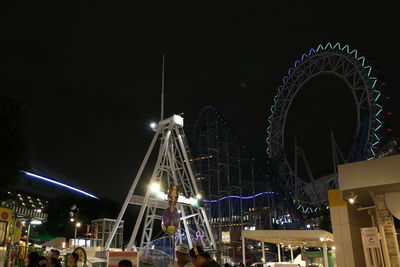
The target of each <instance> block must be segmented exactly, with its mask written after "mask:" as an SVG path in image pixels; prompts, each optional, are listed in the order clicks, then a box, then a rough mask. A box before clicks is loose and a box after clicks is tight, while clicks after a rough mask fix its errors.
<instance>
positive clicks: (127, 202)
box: [104, 130, 160, 251]
mask: <svg viewBox="0 0 400 267" xmlns="http://www.w3.org/2000/svg"><path fill="white" fill-rule="evenodd" d="M159 135H160V130H157V132H156V133H155V134H154V137H153V140H151V143H150V146H149V149H148V150H147V152H146V156H145V157H144V159H143V162H142V165H140V168H139V171H138V173H137V174H136V177H135V180H134V182H133V184H132V186H131V188H130V189H129V192H128V195H127V197H126V199H125V202H124V204H123V206H122V208H121V211H120V212H119V214H118V217H117V221H116V222H115V224H114V226H113V228H112V230H111V233H110V235H109V237H108V239H107V242H106V244H105V245H104V251H107V250H108V249H109V248H110V244H111V241H112V239H113V238H114V236H115V233H116V232H117V228H118V226H119V224H120V223H121V220H122V217H123V216H124V213H125V211H126V208H127V207H128V204H129V201H130V200H131V197H132V195H133V192H134V191H135V188H136V185H137V183H138V182H139V178H140V176H141V175H142V172H143V169H144V166H146V163H147V160H148V159H149V156H150V154H151V151H152V150H153V147H154V145H155V143H156V141H157V139H158V136H159Z"/></svg>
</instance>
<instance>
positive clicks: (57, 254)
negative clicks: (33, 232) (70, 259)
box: [50, 249, 60, 259]
mask: <svg viewBox="0 0 400 267" xmlns="http://www.w3.org/2000/svg"><path fill="white" fill-rule="evenodd" d="M50 251H51V254H50V257H51V258H56V259H58V258H59V257H60V251H59V250H58V249H52V250H50Z"/></svg>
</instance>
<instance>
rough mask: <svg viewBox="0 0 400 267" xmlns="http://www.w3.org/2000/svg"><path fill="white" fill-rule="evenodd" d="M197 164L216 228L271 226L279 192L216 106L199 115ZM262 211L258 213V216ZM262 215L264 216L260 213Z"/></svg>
mask: <svg viewBox="0 0 400 267" xmlns="http://www.w3.org/2000/svg"><path fill="white" fill-rule="evenodd" d="M191 143H192V151H193V156H194V158H193V161H194V163H195V165H196V170H197V171H198V173H197V175H196V177H197V179H198V180H199V181H200V184H201V186H202V191H203V192H204V195H205V199H207V203H208V207H209V209H208V214H209V217H210V219H211V224H212V226H213V228H214V229H215V230H216V231H217V232H218V234H217V235H216V236H218V237H219V238H221V232H222V231H227V230H231V229H232V228H233V227H239V228H242V229H243V228H244V227H246V226H256V225H257V226H259V225H264V226H265V225H267V227H269V226H270V224H271V221H272V218H270V217H269V216H265V214H266V213H267V211H266V210H262V211H261V209H264V208H265V209H271V207H272V206H273V203H274V201H275V199H276V192H274V190H273V187H272V185H271V183H270V182H269V180H268V179H267V177H266V175H265V173H264V171H263V170H262V169H261V168H260V167H259V166H258V165H257V163H256V161H255V158H254V157H253V156H252V154H251V153H250V152H249V151H248V149H247V148H246V146H245V145H243V144H242V143H241V142H240V140H239V137H237V136H236V135H235V133H234V132H233V130H232V129H231V128H230V127H229V125H228V123H227V122H226V121H225V120H224V119H223V117H222V116H221V115H220V114H219V113H218V112H217V111H216V109H215V108H214V107H212V106H205V107H204V108H203V109H202V110H201V111H200V112H199V114H198V116H197V119H196V122H195V125H194V128H193V132H192V137H191ZM257 211H258V212H257ZM260 211H261V212H260Z"/></svg>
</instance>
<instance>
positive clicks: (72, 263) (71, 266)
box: [68, 252, 79, 267]
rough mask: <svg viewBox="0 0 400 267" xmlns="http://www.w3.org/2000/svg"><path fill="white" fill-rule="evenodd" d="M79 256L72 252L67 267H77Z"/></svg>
mask: <svg viewBox="0 0 400 267" xmlns="http://www.w3.org/2000/svg"><path fill="white" fill-rule="evenodd" d="M78 260H79V255H78V253H76V252H72V253H71V254H70V255H69V256H68V267H77V266H78Z"/></svg>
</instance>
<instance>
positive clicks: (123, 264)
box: [118, 260, 132, 267]
mask: <svg viewBox="0 0 400 267" xmlns="http://www.w3.org/2000/svg"><path fill="white" fill-rule="evenodd" d="M118 267H132V262H131V261H130V260H120V261H119V262H118Z"/></svg>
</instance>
